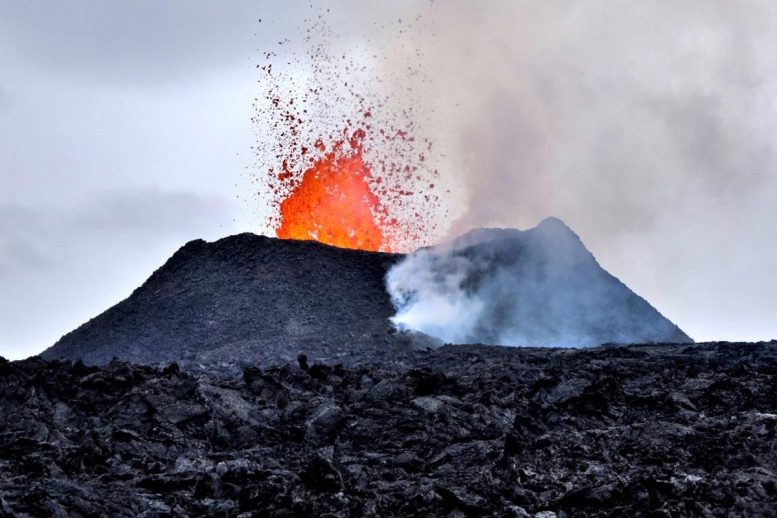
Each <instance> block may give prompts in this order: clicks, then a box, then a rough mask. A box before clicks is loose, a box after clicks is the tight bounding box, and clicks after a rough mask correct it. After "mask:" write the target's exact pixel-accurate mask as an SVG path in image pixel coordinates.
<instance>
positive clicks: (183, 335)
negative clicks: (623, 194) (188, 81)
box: [42, 220, 690, 372]
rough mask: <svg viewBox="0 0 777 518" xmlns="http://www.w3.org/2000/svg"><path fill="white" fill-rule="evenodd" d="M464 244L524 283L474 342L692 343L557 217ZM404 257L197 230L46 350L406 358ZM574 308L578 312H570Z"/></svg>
mask: <svg viewBox="0 0 777 518" xmlns="http://www.w3.org/2000/svg"><path fill="white" fill-rule="evenodd" d="M459 242H460V243H466V244H467V246H464V247H461V250H460V254H463V255H464V256H466V257H469V258H471V259H472V260H473V261H475V260H476V261H475V262H478V263H479V264H480V265H481V269H480V270H478V271H476V272H475V274H476V276H477V278H478V279H479V280H477V282H479V283H480V285H481V286H484V285H488V284H489V283H490V284H493V283H495V282H496V283H500V284H501V285H502V286H503V287H507V286H508V285H509V283H517V285H518V286H519V287H520V290H518V292H517V296H516V297H512V298H511V297H509V296H510V294H511V292H503V293H502V294H501V295H500V296H496V297H493V301H496V302H498V303H499V304H497V306H494V307H492V309H490V310H489V311H490V313H486V314H483V315H481V317H484V318H481V319H480V320H479V321H478V323H479V326H478V327H477V333H474V334H471V335H469V336H467V338H470V340H469V341H472V342H483V343H492V344H497V343H499V339H500V338H502V337H503V336H504V335H503V334H500V333H499V332H498V331H499V330H500V329H502V328H504V327H505V326H507V325H508V324H509V325H510V326H512V327H511V329H518V330H520V331H521V332H522V333H523V335H522V336H523V337H524V338H525V339H524V340H523V341H522V342H521V343H520V345H550V344H549V343H547V340H545V339H544V337H546V336H549V335H550V336H555V337H556V338H558V340H556V342H553V345H566V346H576V345H596V344H600V343H606V342H622V343H627V342H630V343H644V342H689V341H690V339H689V338H688V337H687V336H686V335H685V334H684V333H683V332H682V331H680V330H679V329H678V328H677V327H676V326H675V325H674V324H672V323H671V322H669V321H668V320H666V319H665V318H664V317H662V316H661V315H660V314H659V313H658V312H657V311H656V310H655V309H653V308H652V307H651V306H650V304H648V303H647V302H645V301H644V300H643V299H642V298H640V297H639V296H637V295H636V294H634V293H633V292H632V291H631V290H629V289H628V288H627V287H626V286H624V285H623V284H622V283H620V281H618V280H617V279H615V278H614V277H612V276H611V275H609V274H608V273H607V272H605V271H604V270H603V269H602V268H601V267H600V266H599V265H598V263H596V260H595V259H594V258H593V256H592V255H591V254H590V252H588V250H586V248H585V247H584V246H583V244H582V243H581V242H580V240H579V239H578V238H577V236H576V235H575V234H574V233H573V232H572V231H571V230H569V229H568V228H567V227H566V226H564V224H563V223H561V222H560V221H558V220H546V221H545V222H543V223H542V224H540V225H539V226H538V227H537V228H535V229H532V230H529V231H525V232H520V231H517V230H513V231H494V230H482V231H476V232H474V233H470V234H468V235H466V236H463V237H462V238H460V240H459ZM435 250H436V249H435ZM424 253H426V252H425V251H419V252H417V253H416V254H413V255H411V256H407V257H408V260H407V261H405V262H404V263H403V265H406V264H410V263H412V261H413V260H415V259H414V258H416V257H419V256H422V255H423V254H424ZM401 258H402V256H400V255H391V254H381V253H373V252H362V251H355V250H345V249H338V248H333V247H330V246H326V245H322V244H319V243H314V242H305V241H284V240H278V239H273V238H268V237H262V236H256V235H253V234H241V235H236V236H232V237H227V238H224V239H221V240H219V241H216V242H213V243H206V242H204V241H202V240H198V241H192V242H190V243H188V244H186V245H185V246H184V247H183V248H181V249H180V250H178V251H177V252H176V253H175V254H174V255H173V256H172V257H171V258H170V259H169V260H168V261H167V263H166V264H165V265H164V266H162V267H161V268H160V269H159V270H157V271H156V272H155V273H154V274H153V275H152V276H151V277H150V278H149V279H148V281H146V283H144V284H143V285H142V286H141V287H140V288H138V289H137V290H135V292H133V293H132V295H131V296H130V297H129V298H127V299H126V300H124V301H122V302H120V303H119V304H117V305H116V306H114V307H112V308H110V309H109V310H107V311H106V312H105V313H103V314H101V315H99V316H98V317H96V318H94V319H92V320H90V321H89V322H87V323H86V324H84V325H83V326H81V327H79V328H78V329H76V330H75V331H73V332H71V333H69V334H67V335H65V336H64V337H63V338H62V339H60V340H59V342H57V343H56V344H55V345H54V346H53V347H51V348H50V349H48V350H47V351H45V352H44V353H43V354H42V356H43V357H44V358H46V359H70V360H76V359H82V360H83V361H84V362H86V363H89V364H105V363H107V362H109V361H110V360H111V359H112V358H114V357H116V358H118V359H121V360H124V361H130V362H134V363H141V364H159V363H165V362H171V361H177V362H179V363H180V364H181V366H182V367H184V368H186V369H192V368H200V369H212V368H213V366H214V365H222V366H224V367H225V368H227V369H228V370H231V371H233V372H234V367H239V366H240V365H241V364H242V363H246V362H248V363H254V364H259V365H277V364H282V363H286V362H288V361H292V360H294V359H296V358H297V355H298V354H300V353H304V354H306V355H307V356H308V357H309V358H310V360H311V361H316V362H326V363H337V362H344V363H348V364H351V365H353V364H361V363H370V362H375V361H381V362H383V363H385V362H388V361H402V360H401V357H402V355H401V354H398V353H399V352H400V351H403V350H406V349H408V348H409V347H411V344H410V339H409V338H408V337H407V336H405V335H404V334H401V333H400V334H397V333H393V327H392V324H391V323H390V321H389V318H390V317H391V316H392V315H393V314H394V312H395V310H394V307H393V305H392V302H391V299H390V297H389V295H388V293H387V292H386V288H385V282H384V278H385V277H386V273H387V272H388V271H389V269H391V270H392V271H395V270H396V269H392V268H391V267H392V266H393V265H395V264H397V262H399V261H400V259H401ZM484 258H487V259H488V260H487V261H484V260H483V259H484ZM505 265H507V267H505ZM437 266H440V268H444V267H446V265H445V264H444V263H438V264H437ZM489 269H490V270H489ZM506 276H507V277H506ZM508 277H509V278H508ZM404 280H405V281H406V282H407V283H409V286H410V287H413V286H417V285H420V284H421V283H422V282H423V279H422V278H420V277H417V276H413V275H409V276H407V275H406V277H405V279H404ZM470 281H471V279H469V280H468V282H470ZM508 281H509V282H508ZM530 288H531V289H530ZM470 310H471V309H470V308H465V312H466V311H470ZM573 312H577V314H578V316H577V318H576V319H574V320H570V316H571V315H572V314H573ZM580 315H583V316H580ZM465 316H466V315H465ZM485 317H488V318H485ZM451 325H453V324H451ZM420 331H423V332H428V330H427V329H424V328H422V329H420ZM429 334H431V335H436V333H434V332H429ZM436 336H439V335H436ZM580 337H582V338H580ZM572 338H575V339H574V340H573V339H572ZM563 339H566V340H567V341H566V342H564V340H563ZM413 341H414V343H415V344H416V345H417V343H418V339H417V338H413ZM450 341H456V340H450ZM508 344H509V345H513V343H511V342H508Z"/></svg>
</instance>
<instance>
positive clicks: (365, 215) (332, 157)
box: [276, 130, 391, 252]
mask: <svg viewBox="0 0 777 518" xmlns="http://www.w3.org/2000/svg"><path fill="white" fill-rule="evenodd" d="M362 137H363V132H361V130H357V132H356V133H355V134H354V137H353V139H352V141H351V148H350V150H349V151H344V149H343V145H342V143H338V144H336V145H335V146H334V149H333V150H332V151H331V152H329V153H326V154H325V155H324V156H323V157H321V158H320V159H319V160H317V161H316V162H315V163H314V164H313V165H312V167H310V168H309V169H307V170H306V171H305V172H304V173H303V175H302V179H301V180H300V182H299V184H298V185H297V186H296V187H295V188H294V189H293V190H292V191H291V192H290V193H289V195H288V197H287V198H286V199H284V200H283V201H282V202H281V204H280V226H279V227H278V228H277V230H276V233H277V235H278V237H279V238H282V239H307V240H315V241H320V242H321V243H326V244H328V245H333V246H337V247H340V248H354V249H359V250H371V251H378V250H380V251H384V252H389V251H391V247H390V246H389V244H388V243H387V240H386V235H385V233H384V232H383V229H382V228H381V218H380V215H381V214H382V213H384V212H385V211H384V209H383V208H382V206H381V203H380V200H379V199H378V197H377V196H376V195H375V193H373V192H372V190H371V189H370V182H371V181H372V180H373V177H372V173H371V171H370V168H369V166H368V165H367V164H366V163H365V162H364V158H363V150H362V146H361V143H360V142H359V139H360V138H362ZM281 174H283V173H281Z"/></svg>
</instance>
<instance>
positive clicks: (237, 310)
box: [42, 234, 404, 368]
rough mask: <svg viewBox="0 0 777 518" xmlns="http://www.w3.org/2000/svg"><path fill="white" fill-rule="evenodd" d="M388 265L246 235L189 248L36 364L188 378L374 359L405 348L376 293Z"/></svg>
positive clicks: (373, 257)
mask: <svg viewBox="0 0 777 518" xmlns="http://www.w3.org/2000/svg"><path fill="white" fill-rule="evenodd" d="M396 259H397V257H396V256H394V255H390V254H380V253H372V252H361V251H356V250H344V249H338V248H333V247H330V246H325V245H322V244H319V243H314V242H309V241H282V240H278V239H272V238H267V237H262V236H256V235H253V234H241V235H237V236H232V237H228V238H224V239H221V240H219V241H216V242H214V243H206V242H204V241H202V240H198V241H192V242H190V243H187V244H186V246H184V247H183V248H181V249H180V250H178V251H177V252H176V253H175V254H174V255H173V256H172V257H171V258H170V259H169V260H168V261H167V263H165V265H164V266H162V267H161V268H160V269H159V270H157V271H156V272H154V274H153V275H152V276H151V277H150V278H149V279H148V281H146V282H145V283H144V284H143V285H142V286H141V287H140V288H138V289H136V290H135V291H134V292H133V293H132V295H131V296H130V297H129V298H127V299H126V300H124V301H122V302H120V303H119V304H117V305H115V306H114V307H112V308H110V309H109V310H107V311H106V312H105V313H103V314H101V315H99V316H98V317H96V318H94V319H92V320H90V321H89V322H87V323H86V324H84V325H83V326H81V327H79V328H78V329H76V330H75V331H73V332H71V333H69V334H67V335H65V336H64V337H63V338H62V339H60V340H59V341H58V342H57V343H56V344H55V345H54V346H53V347H51V348H50V349H48V350H46V351H45V352H44V353H43V354H42V356H43V357H44V358H47V359H59V358H63V359H71V360H76V359H79V358H80V359H82V360H83V361H84V362H86V363H89V364H98V365H101V364H106V363H108V362H109V361H111V359H112V358H114V357H116V358H119V359H121V360H125V361H129V362H133V363H141V364H150V365H153V364H160V363H166V362H171V361H177V362H180V363H181V365H182V366H185V367H188V368H191V367H196V366H197V364H200V363H202V364H207V365H208V368H212V367H213V365H214V364H215V365H218V363H219V362H223V363H234V362H239V361H250V362H252V363H258V364H262V365H271V364H278V363H285V362H288V361H292V360H293V359H294V358H296V356H297V354H298V353H300V352H306V353H307V355H308V356H309V357H310V359H311V360H312V361H330V362H336V361H338V358H340V357H343V356H351V357H352V358H349V359H353V360H355V361H358V360H360V359H364V358H370V359H375V358H380V357H381V356H382V355H383V351H385V350H386V349H389V350H393V349H394V348H396V347H401V346H402V345H403V344H404V342H403V341H402V340H396V339H393V337H391V336H390V333H391V332H392V329H391V325H390V322H389V320H388V318H389V317H390V316H391V315H392V314H393V308H392V306H391V302H390V300H389V297H388V294H387V293H386V291H385V289H384V284H383V277H384V276H385V272H386V269H387V268H388V267H389V266H390V265H391V264H393V262H394V261H396ZM398 344H399V345H398ZM359 353H362V354H359Z"/></svg>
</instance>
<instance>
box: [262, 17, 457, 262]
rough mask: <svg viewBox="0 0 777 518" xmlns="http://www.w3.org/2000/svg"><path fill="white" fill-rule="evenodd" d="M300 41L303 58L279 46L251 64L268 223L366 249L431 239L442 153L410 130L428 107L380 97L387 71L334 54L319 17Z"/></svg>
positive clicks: (356, 53)
mask: <svg viewBox="0 0 777 518" xmlns="http://www.w3.org/2000/svg"><path fill="white" fill-rule="evenodd" d="M306 23H307V22H306ZM397 30H398V31H400V32H398V34H401V31H402V30H404V26H403V27H397ZM305 34H306V36H305V37H304V38H303V39H302V41H298V42H297V43H298V44H299V45H300V49H302V52H301V53H300V52H298V51H297V50H295V49H294V48H290V47H288V46H286V45H285V40H284V41H280V42H278V43H277V49H278V51H277V52H276V51H274V50H271V49H270V50H268V51H267V52H265V55H264V61H265V62H264V63H260V64H257V69H259V70H261V73H260V80H259V84H260V86H261V94H260V95H258V96H257V97H256V98H255V99H254V107H255V110H256V115H255V116H254V117H253V118H252V121H253V122H254V123H255V125H256V130H257V136H258V137H259V138H258V140H257V145H256V146H255V147H254V150H255V153H256V157H257V159H258V163H259V168H258V170H259V171H262V173H260V174H258V175H257V176H256V178H255V181H256V182H257V184H258V185H259V186H260V188H259V189H258V190H257V197H258V198H259V199H260V200H261V201H263V202H264V203H266V205H267V207H268V209H269V210H268V215H267V216H266V220H265V225H266V226H267V227H269V229H272V230H274V231H275V233H276V235H277V236H278V237H280V238H283V239H301V240H316V241H320V242H322V243H326V244H329V245H333V246H338V247H342V248H354V249H361V250H370V251H381V252H407V251H412V250H415V249H416V248H418V247H419V246H424V245H428V244H430V243H431V242H433V241H435V239H436V238H437V237H438V234H439V230H438V223H439V222H440V221H444V220H445V218H444V214H445V209H444V206H443V205H442V203H441V198H440V195H441V187H440V182H439V179H440V178H439V174H438V172H437V169H436V165H437V164H438V163H439V162H440V158H441V154H440V152H438V151H437V149H436V146H433V145H432V141H431V139H430V137H429V136H428V135H424V132H423V131H421V129H420V128H419V127H417V126H416V122H418V121H422V122H423V120H424V118H423V117H421V116H420V114H419V113H417V111H416V107H418V106H426V105H427V104H428V103H425V102H424V100H423V97H422V96H420V94H419V93H418V92H415V91H414V90H413V89H412V88H410V87H408V90H407V91H406V95H405V96H404V97H401V98H400V97H396V96H392V97H388V96H387V95H385V92H384V91H383V90H382V84H383V83H382V81H383V80H385V79H386V77H385V72H386V70H393V69H392V68H390V67H388V68H379V67H378V65H375V64H373V65H374V66H373V65H370V64H369V62H365V61H364V59H365V58H364V56H365V55H366V54H365V53H364V52H363V49H362V50H361V51H360V50H359V49H353V50H352V51H351V52H340V51H339V50H338V51H337V52H336V53H335V52H333V51H334V49H340V48H341V45H340V44H337V43H336V38H337V35H335V34H332V32H331V31H330V30H329V28H328V26H327V25H326V23H325V18H323V17H321V16H317V17H316V18H315V21H314V22H313V24H312V25H311V27H310V28H309V29H308V30H307V31H306V33H305ZM368 65H369V66H368ZM403 70H405V72H404V73H407V74H409V75H412V76H415V75H417V74H421V73H422V70H419V69H415V68H413V67H412V66H408V67H407V68H406V69H403ZM394 80H395V81H400V80H402V79H401V78H395V79H394ZM404 82H405V83H407V84H411V83H412V82H411V81H409V79H408V80H407V81H404ZM414 92H415V93H414Z"/></svg>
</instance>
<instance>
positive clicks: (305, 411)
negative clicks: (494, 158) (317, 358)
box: [0, 342, 777, 518]
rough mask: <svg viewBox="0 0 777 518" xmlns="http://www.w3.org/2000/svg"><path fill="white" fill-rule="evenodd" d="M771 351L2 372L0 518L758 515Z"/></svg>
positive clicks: (776, 403)
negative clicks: (210, 371) (225, 372)
mask: <svg viewBox="0 0 777 518" xmlns="http://www.w3.org/2000/svg"><path fill="white" fill-rule="evenodd" d="M776 384H777V342H771V343H761V344H723V343H722V344H702V345H692V346H688V345H677V346H630V347H602V348H596V349H588V350H559V349H509V348H495V347H477V346H455V347H454V346H448V347H443V348H441V349H437V350H433V351H431V350H430V351H426V352H421V351H416V352H410V353H408V356H407V357H406V358H405V360H404V361H403V362H399V363H396V362H395V363H392V364H386V365H383V364H380V363H378V364H371V365H367V364H365V365H363V366H361V367H358V366H351V367H348V368H346V367H341V366H337V365H322V364H310V365H308V362H306V361H304V358H303V359H301V361H299V362H297V363H294V364H290V365H286V366H283V367H277V368H268V369H260V368H253V367H246V368H245V369H244V370H243V373H242V376H240V377H237V378H232V379H230V378H224V377H218V378H217V377H213V376H209V375H207V374H204V373H194V374H187V373H185V372H182V371H181V370H180V369H179V368H178V367H177V366H176V365H171V366H169V367H168V368H166V369H164V370H156V369H153V368H150V367H141V366H133V365H129V364H125V363H119V362H113V363H110V364H108V365H107V366H105V367H87V366H84V365H83V364H80V363H75V364H72V363H66V362H45V361H43V360H39V359H31V360H26V361H22V362H14V363H10V362H6V361H4V360H3V361H0V412H1V413H2V416H3V419H2V420H1V421H0V515H8V516H18V515H24V514H29V515H34V516H39V515H50V516H78V515H83V516H94V515H110V516H127V515H145V516H184V515H209V516H237V515H241V514H242V515H244V516H266V515H275V516H317V515H327V514H328V515H329V516H392V515H403V516H407V515H418V516H430V515H431V516H480V515H492V516H528V515H533V516H538V517H544V518H549V517H552V516H557V517H560V516H565V515H566V516H605V515H606V516H609V515H626V516H638V515H645V516H670V515H672V516H674V515H694V516H697V515H701V516H729V515H752V516H759V515H760V516H774V515H775V513H777V478H776V477H775V472H776V471H777V453H776V452H775V444H777V443H776V442H775V432H776V430H777V385H776Z"/></svg>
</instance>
